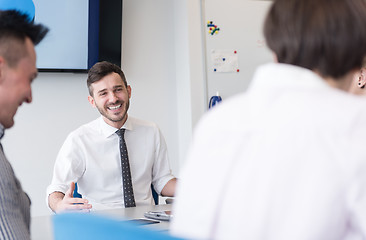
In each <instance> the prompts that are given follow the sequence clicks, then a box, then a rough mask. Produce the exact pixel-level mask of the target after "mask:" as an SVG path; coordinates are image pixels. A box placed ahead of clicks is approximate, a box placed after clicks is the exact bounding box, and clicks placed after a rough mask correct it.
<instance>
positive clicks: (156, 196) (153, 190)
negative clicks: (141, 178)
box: [72, 183, 159, 205]
mask: <svg viewBox="0 0 366 240" xmlns="http://www.w3.org/2000/svg"><path fill="white" fill-rule="evenodd" d="M151 192H152V196H153V198H154V203H155V205H159V195H158V193H157V192H156V191H155V189H154V186H153V185H152V184H151ZM72 196H73V197H74V198H82V197H83V196H82V195H81V194H80V193H78V183H75V190H74V192H73V194H72Z"/></svg>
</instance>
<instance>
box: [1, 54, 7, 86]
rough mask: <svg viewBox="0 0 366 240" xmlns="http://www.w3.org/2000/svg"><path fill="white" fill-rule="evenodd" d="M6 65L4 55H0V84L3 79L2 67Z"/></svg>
mask: <svg viewBox="0 0 366 240" xmlns="http://www.w3.org/2000/svg"><path fill="white" fill-rule="evenodd" d="M5 65H6V62H5V59H4V57H2V56H0V84H1V83H2V82H3V80H4V67H5Z"/></svg>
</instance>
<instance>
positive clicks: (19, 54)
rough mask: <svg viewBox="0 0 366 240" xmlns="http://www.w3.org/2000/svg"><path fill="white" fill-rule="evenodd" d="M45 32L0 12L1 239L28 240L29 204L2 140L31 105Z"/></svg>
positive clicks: (19, 16) (12, 14) (21, 17)
mask: <svg viewBox="0 0 366 240" xmlns="http://www.w3.org/2000/svg"><path fill="white" fill-rule="evenodd" d="M47 32H48V29H47V28H46V27H44V26H43V25H40V24H37V25H36V24H34V23H32V22H30V21H29V18H28V16H27V15H24V14H22V13H20V12H18V11H14V10H11V11H0V239H30V232H29V225H30V200H29V198H28V196H27V194H26V193H25V192H24V191H23V189H22V187H21V184H20V182H19V181H18V179H17V178H16V177H15V175H14V171H13V168H12V166H11V165H10V163H9V162H8V160H7V158H6V156H5V153H4V150H3V147H2V145H1V139H2V138H3V136H4V132H5V129H7V128H10V127H12V126H13V125H14V116H15V114H16V112H17V110H18V107H19V106H20V105H22V103H23V102H25V103H30V102H32V90H31V83H32V82H33V80H34V79H35V78H36V76H37V68H36V52H35V50H34V46H35V45H36V44H38V43H39V42H40V41H41V40H42V39H43V38H44V37H45V35H46V34H47Z"/></svg>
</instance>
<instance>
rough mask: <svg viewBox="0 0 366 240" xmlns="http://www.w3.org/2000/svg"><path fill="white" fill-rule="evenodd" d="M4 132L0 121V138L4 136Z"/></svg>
mask: <svg viewBox="0 0 366 240" xmlns="http://www.w3.org/2000/svg"><path fill="white" fill-rule="evenodd" d="M4 132H5V128H4V126H3V125H2V124H1V123H0V139H2V138H3V136H4Z"/></svg>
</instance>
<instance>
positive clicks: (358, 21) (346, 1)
mask: <svg viewBox="0 0 366 240" xmlns="http://www.w3.org/2000/svg"><path fill="white" fill-rule="evenodd" d="M264 35H265V38H266V42H267V45H268V47H269V48H270V49H271V50H272V51H273V52H274V53H275V54H276V55H277V59H278V62H280V63H287V64H292V65H297V66H301V67H304V68H307V69H310V70H313V71H316V72H318V73H319V74H320V75H322V76H323V77H332V78H335V79H337V78H340V77H343V76H344V75H345V74H346V73H348V72H349V71H351V70H354V69H359V68H360V67H361V64H362V61H363V59H364V56H365V55H366V1H364V0H274V3H273V5H272V6H271V8H270V10H269V13H268V15H267V18H266V20H265V24H264Z"/></svg>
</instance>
